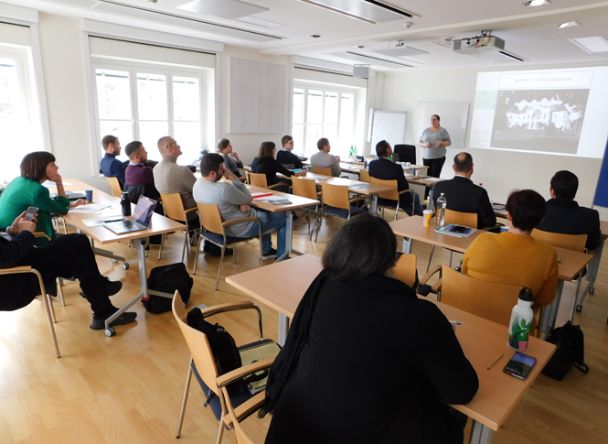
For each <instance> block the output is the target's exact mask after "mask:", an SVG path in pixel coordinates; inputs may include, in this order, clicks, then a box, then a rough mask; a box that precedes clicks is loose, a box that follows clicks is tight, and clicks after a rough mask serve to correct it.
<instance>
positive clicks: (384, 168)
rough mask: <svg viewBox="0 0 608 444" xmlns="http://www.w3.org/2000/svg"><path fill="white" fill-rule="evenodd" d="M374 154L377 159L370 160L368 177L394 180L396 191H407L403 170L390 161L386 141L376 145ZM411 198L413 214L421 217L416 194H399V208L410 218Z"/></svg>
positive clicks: (389, 150)
mask: <svg viewBox="0 0 608 444" xmlns="http://www.w3.org/2000/svg"><path fill="white" fill-rule="evenodd" d="M376 154H377V155H378V159H376V160H372V161H371V162H370V163H369V175H370V176H371V177H375V178H376V179H382V180H396V181H397V190H398V191H402V190H409V188H410V186H409V185H408V183H407V180H405V175H404V174H403V168H401V166H399V165H398V164H396V163H395V162H393V161H392V160H391V159H390V156H391V154H393V149H392V148H391V146H390V144H389V143H388V142H387V141H386V140H381V141H380V142H378V143H377V144H376ZM412 197H413V198H414V214H418V215H421V214H422V207H421V206H420V198H419V197H418V195H417V194H415V195H412V194H410V193H404V194H401V195H400V196H399V208H402V209H403V210H405V212H406V213H407V214H409V215H410V216H411V215H412Z"/></svg>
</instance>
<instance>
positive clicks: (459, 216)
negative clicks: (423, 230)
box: [426, 208, 477, 272]
mask: <svg viewBox="0 0 608 444" xmlns="http://www.w3.org/2000/svg"><path fill="white" fill-rule="evenodd" d="M432 222H435V221H434V220H433V221H432ZM445 223H446V224H456V225H464V226H465V227H470V228H475V229H476V228H477V213H467V212H464V211H455V210H448V209H447V208H446V209H445ZM434 253H435V245H433V248H431V255H430V256H429V262H428V264H427V265H426V271H427V272H428V271H429V268H431V261H432V260H433V254H434ZM453 255H454V252H453V251H452V250H450V267H451V266H452V256H453Z"/></svg>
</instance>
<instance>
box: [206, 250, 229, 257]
mask: <svg viewBox="0 0 608 444" xmlns="http://www.w3.org/2000/svg"><path fill="white" fill-rule="evenodd" d="M203 251H204V252H205V254H208V255H209V256H213V257H220V256H221V255H222V250H221V249H220V248H218V249H217V250H216V249H215V248H213V249H205V250H203ZM233 254H234V248H226V250H225V251H224V256H232V255H233Z"/></svg>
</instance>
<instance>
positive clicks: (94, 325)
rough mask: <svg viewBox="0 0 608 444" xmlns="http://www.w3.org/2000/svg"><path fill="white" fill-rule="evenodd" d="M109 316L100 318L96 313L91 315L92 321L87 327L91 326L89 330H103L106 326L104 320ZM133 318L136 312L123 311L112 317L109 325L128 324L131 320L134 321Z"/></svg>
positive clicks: (135, 316)
mask: <svg viewBox="0 0 608 444" xmlns="http://www.w3.org/2000/svg"><path fill="white" fill-rule="evenodd" d="M110 316H111V315H110ZM110 316H106V317H105V318H101V317H97V316H96V315H93V321H92V322H91V325H89V327H90V328H91V330H103V329H104V328H106V323H105V321H106V319H107V318H109V317H110ZM135 318H137V313H135V312H134V311H125V312H124V313H123V314H121V315H120V316H118V317H117V318H116V319H114V320H113V321H112V323H111V324H110V325H111V326H115V325H124V324H130V323H131V322H133V321H135Z"/></svg>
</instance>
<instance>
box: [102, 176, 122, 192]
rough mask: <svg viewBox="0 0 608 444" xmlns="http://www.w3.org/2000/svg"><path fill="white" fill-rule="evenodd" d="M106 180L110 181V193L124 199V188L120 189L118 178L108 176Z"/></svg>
mask: <svg viewBox="0 0 608 444" xmlns="http://www.w3.org/2000/svg"><path fill="white" fill-rule="evenodd" d="M106 180H107V181H108V185H109V186H110V193H111V194H112V196H114V197H122V188H121V187H120V182H119V181H118V178H117V177H108V176H106Z"/></svg>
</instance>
